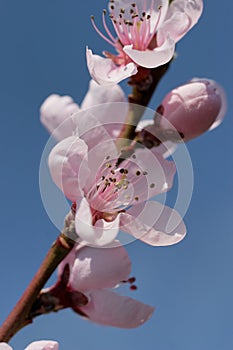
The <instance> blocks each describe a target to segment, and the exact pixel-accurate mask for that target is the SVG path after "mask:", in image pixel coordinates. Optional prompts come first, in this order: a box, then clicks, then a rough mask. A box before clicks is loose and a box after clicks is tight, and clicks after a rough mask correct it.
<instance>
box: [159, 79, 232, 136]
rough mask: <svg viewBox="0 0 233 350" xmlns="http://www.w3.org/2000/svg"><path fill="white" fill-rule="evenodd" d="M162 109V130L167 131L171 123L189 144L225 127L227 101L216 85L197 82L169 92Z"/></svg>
mask: <svg viewBox="0 0 233 350" xmlns="http://www.w3.org/2000/svg"><path fill="white" fill-rule="evenodd" d="M161 105H162V107H163V113H162V114H163V118H161V121H160V125H159V126H160V128H161V129H164V130H166V129H167V128H169V123H171V124H172V125H173V126H174V127H175V129H176V130H177V132H178V133H179V134H180V135H182V136H183V140H184V141H188V140H190V139H193V138H195V137H197V136H199V135H201V134H202V133H204V132H205V131H207V130H208V129H213V128H214V127H216V126H218V125H219V124H220V123H221V121H222V119H223V117H224V114H225V112H226V97H225V93H224V91H223V89H222V88H221V87H220V86H219V85H218V84H217V83H216V82H215V81H213V80H208V79H199V78H196V79H193V80H191V81H190V82H189V83H187V84H185V85H182V86H179V87H177V88H176V89H173V90H172V91H171V92H169V93H168V94H167V95H166V96H165V98H164V99H163V101H162V103H161ZM167 121H168V122H169V123H167Z"/></svg>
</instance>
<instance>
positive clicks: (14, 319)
mask: <svg viewBox="0 0 233 350" xmlns="http://www.w3.org/2000/svg"><path fill="white" fill-rule="evenodd" d="M74 244H75V241H74V240H72V239H70V238H68V237H67V236H66V234H65V233H61V234H60V235H59V237H58V238H57V240H56V241H55V242H54V243H53V245H52V246H51V248H50V250H49V251H48V253H47V255H46V257H45V259H44V261H43V262H42V264H41V266H40V268H39V270H38V271H37V273H36V274H35V276H34V278H33V279H32V281H31V283H30V284H29V286H28V287H27V289H26V290H25V292H24V294H23V295H22V297H21V299H20V300H19V301H18V303H17V304H16V306H15V307H14V309H13V310H12V311H11V313H10V314H9V316H8V317H7V319H6V320H5V322H4V323H3V325H2V326H1V328H0V341H1V342H8V341H9V340H10V339H11V338H12V337H13V336H14V335H15V334H16V333H17V332H18V331H19V330H20V329H21V328H23V327H25V326H26V325H28V324H30V323H32V318H31V317H30V316H29V315H30V311H31V308H32V305H33V303H34V302H35V300H36V299H37V296H38V295H39V293H40V291H41V289H42V288H43V287H44V285H45V283H46V282H47V281H48V279H49V277H50V276H51V275H52V273H53V272H54V270H55V269H56V268H57V266H58V265H59V263H60V262H61V261H62V260H63V259H64V258H65V257H66V256H67V254H68V253H69V252H70V251H71V249H72V248H73V246H74Z"/></svg>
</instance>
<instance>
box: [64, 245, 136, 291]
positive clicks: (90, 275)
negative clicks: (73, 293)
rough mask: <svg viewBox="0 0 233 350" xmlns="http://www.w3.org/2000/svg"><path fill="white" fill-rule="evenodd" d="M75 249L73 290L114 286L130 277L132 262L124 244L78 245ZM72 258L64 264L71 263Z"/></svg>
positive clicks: (72, 274) (71, 280)
mask: <svg viewBox="0 0 233 350" xmlns="http://www.w3.org/2000/svg"><path fill="white" fill-rule="evenodd" d="M75 251H76V252H75V260H74V261H73V262H72V263H71V264H70V270H71V275H70V281H69V284H70V286H71V287H72V289H73V290H77V291H81V292H82V291H83V292H85V291H88V290H91V289H103V288H113V287H115V286H116V285H117V284H118V283H119V282H120V281H124V280H127V279H128V278H129V274H130V272H131V262H130V260H129V256H128V254H127V252H126V250H125V248H124V247H123V246H118V247H116V248H91V247H81V248H79V246H77V248H76V249H75ZM72 258H73V256H72ZM72 258H71V259H72ZM71 259H70V258H69V257H68V258H66V259H65V261H64V262H63V265H65V264H66V263H70V262H71Z"/></svg>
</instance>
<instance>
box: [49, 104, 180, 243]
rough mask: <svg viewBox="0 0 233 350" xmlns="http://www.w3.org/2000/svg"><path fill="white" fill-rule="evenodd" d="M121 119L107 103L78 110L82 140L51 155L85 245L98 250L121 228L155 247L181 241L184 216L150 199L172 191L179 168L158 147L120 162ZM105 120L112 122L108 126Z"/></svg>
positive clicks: (57, 148)
mask: <svg viewBox="0 0 233 350" xmlns="http://www.w3.org/2000/svg"><path fill="white" fill-rule="evenodd" d="M117 106H118V107H120V106H121V104H117ZM99 115H100V116H101V117H102V121H100V116H99ZM118 115H121V113H120V111H119V110H117V108H115V105H114V108H112V111H111V116H109V115H108V114H105V113H104V107H103V105H101V106H100V107H99V106H96V107H92V108H91V109H90V110H83V111H80V112H78V113H77V114H76V118H77V121H78V122H77V123H78V127H77V131H76V135H80V137H79V136H70V137H68V138H66V139H64V140H62V141H61V142H59V143H58V144H57V145H56V146H55V147H54V148H53V150H52V151H51V153H50V156H49V168H50V173H51V176H52V178H53V181H54V182H55V183H56V185H57V186H58V187H59V188H60V189H61V190H62V191H63V193H64V194H65V195H66V197H68V198H69V199H70V200H71V201H72V202H75V203H76V205H77V211H76V215H75V225H76V231H77V233H78V235H79V237H80V238H81V239H83V240H84V241H87V242H89V243H90V244H93V245H99V246H102V245H106V244H108V243H110V242H111V241H113V240H114V239H115V237H116V236H117V234H118V231H119V229H121V230H123V231H124V232H127V233H129V234H130V235H132V236H133V237H135V238H139V239H140V240H142V241H144V242H146V243H148V244H151V245H170V244H174V243H177V242H179V241H180V240H181V239H182V238H183V237H184V236H185V232H186V230H185V226H184V224H183V221H182V219H181V217H180V216H179V214H178V213H177V212H176V211H174V210H172V209H170V208H168V207H166V206H163V205H162V204H160V203H157V202H155V201H147V200H148V198H151V197H153V196H155V195H157V194H161V193H164V192H166V191H168V190H169V189H170V188H171V186H172V182H173V177H174V174H175V171H176V168H175V164H174V162H172V161H167V160H165V159H163V157H162V156H161V155H160V154H158V152H157V151H156V149H153V150H148V149H142V148H139V149H136V150H135V152H134V153H133V154H132V155H131V156H130V157H129V158H127V159H122V161H121V163H120V164H118V160H119V158H120V156H122V155H120V154H119V152H118V150H117V148H116V146H115V139H114V137H113V136H112V134H113V132H112V131H111V128H113V129H114V123H113V121H114V120H117V116H118ZM104 118H105V119H109V118H110V121H109V123H110V124H109V125H108V127H106V124H105V123H106V120H105V122H104ZM103 125H104V127H103Z"/></svg>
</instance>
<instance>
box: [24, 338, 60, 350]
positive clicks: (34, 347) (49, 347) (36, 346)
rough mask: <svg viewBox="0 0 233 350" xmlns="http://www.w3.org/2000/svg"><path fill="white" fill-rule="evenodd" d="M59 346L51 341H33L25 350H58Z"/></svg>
mask: <svg viewBox="0 0 233 350" xmlns="http://www.w3.org/2000/svg"><path fill="white" fill-rule="evenodd" d="M58 349H59V344H58V343H57V342H56V341H52V340H40V341H34V342H33V343H31V344H29V345H28V346H27V347H26V349H25V350H58Z"/></svg>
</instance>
